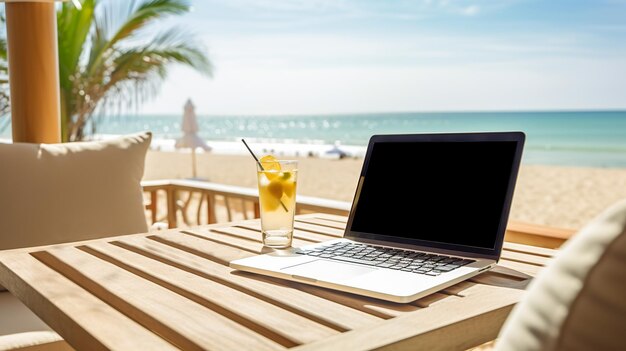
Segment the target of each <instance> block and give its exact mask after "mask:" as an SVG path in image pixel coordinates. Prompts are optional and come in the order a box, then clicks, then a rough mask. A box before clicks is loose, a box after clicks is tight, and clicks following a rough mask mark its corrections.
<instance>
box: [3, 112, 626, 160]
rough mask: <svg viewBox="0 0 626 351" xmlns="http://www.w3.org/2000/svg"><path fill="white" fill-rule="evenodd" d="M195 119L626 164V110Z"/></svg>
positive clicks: (344, 138)
mask: <svg viewBox="0 0 626 351" xmlns="http://www.w3.org/2000/svg"><path fill="white" fill-rule="evenodd" d="M180 120H181V117H180V116H177V115H155V116H151V115H135V116H118V117H110V118H107V119H105V120H103V122H101V123H100V125H99V126H98V127H99V128H98V133H101V134H123V133H129V132H134V131H140V130H151V131H152V132H153V133H154V135H155V137H157V138H165V139H172V138H177V137H179V136H180ZM198 121H199V124H200V133H199V134H200V135H201V136H202V137H203V138H205V139H210V140H238V138H241V137H247V138H255V139H257V140H258V139H266V140H270V141H276V142H283V141H286V140H288V141H295V142H302V143H306V142H316V143H327V144H332V143H333V142H335V141H336V140H339V141H341V142H342V143H343V144H346V145H367V141H368V139H369V137H370V136H371V135H372V134H387V133H420V132H465V131H508V130H521V131H523V132H525V133H526V135H527V143H526V148H525V157H524V162H526V163H532V164H552V165H571V166H591V167H626V111H584V112H436V113H372V114H354V115H347V114H346V115H309V116H199V117H198ZM1 127H2V126H1V123H0V128H1ZM9 136H10V127H8V128H5V130H4V131H0V137H9Z"/></svg>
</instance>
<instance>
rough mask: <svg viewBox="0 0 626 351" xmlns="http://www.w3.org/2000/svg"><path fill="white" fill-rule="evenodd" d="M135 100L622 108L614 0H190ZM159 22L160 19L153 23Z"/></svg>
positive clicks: (623, 15) (265, 105) (389, 107)
mask: <svg viewBox="0 0 626 351" xmlns="http://www.w3.org/2000/svg"><path fill="white" fill-rule="evenodd" d="M192 3H193V11H192V12H191V13H189V14H186V15H184V16H180V17H177V18H172V19H170V20H168V21H167V25H178V26H182V27H183V28H186V29H187V30H189V31H190V32H193V33H194V34H195V38H196V40H197V41H198V42H200V43H201V44H202V45H204V47H205V48H206V49H207V52H208V55H209V57H210V59H211V61H212V63H213V64H214V66H215V72H214V75H213V77H212V78H209V77H203V76H202V75H200V74H198V73H196V72H194V71H193V70H190V69H188V68H184V67H178V66H177V67H172V69H171V73H170V76H169V77H168V79H167V80H166V81H165V82H164V84H163V85H162V86H161V90H160V93H159V95H158V96H157V97H156V98H155V99H153V100H152V101H149V102H147V103H145V104H144V105H143V107H142V108H141V109H140V110H139V111H140V112H142V113H147V114H164V113H168V114H169V113H181V111H182V106H183V104H184V102H185V100H186V99H187V98H191V99H192V101H193V102H194V104H195V105H196V108H197V112H198V114H201V115H294V114H303V115H306V114H333V113H360V112H405V111H494V110H497V111H503V110H505V111H509V110H512V111H517V110H581V109H582V110H586V109H624V108H626V0H606V1H600V0H586V1H580V0H569V1H563V0H542V1H539V0H499V1H495V0H494V1H492V0H484V1H477V0H476V1H464V0H459V1H454V0H439V1H437V0H414V1H404V0H385V1H382V0H369V1H366V0H336V1H331V0H275V1H271V0H196V1H194V2H192ZM164 25H165V24H164Z"/></svg>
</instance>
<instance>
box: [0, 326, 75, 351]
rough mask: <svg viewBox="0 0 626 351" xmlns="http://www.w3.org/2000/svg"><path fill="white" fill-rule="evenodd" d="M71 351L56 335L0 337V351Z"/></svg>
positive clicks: (30, 333) (38, 334) (35, 333)
mask: <svg viewBox="0 0 626 351" xmlns="http://www.w3.org/2000/svg"><path fill="white" fill-rule="evenodd" d="M4 350H13V351H18V350H19V351H71V350H74V349H73V348H72V347H71V346H70V345H69V344H68V343H67V342H65V340H63V339H62V338H61V337H60V336H59V335H58V334H57V333H55V332H51V331H41V332H28V333H19V334H12V335H3V336H0V351H4Z"/></svg>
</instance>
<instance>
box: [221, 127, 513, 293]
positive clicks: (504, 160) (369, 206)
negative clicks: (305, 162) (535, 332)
mask: <svg viewBox="0 0 626 351" xmlns="http://www.w3.org/2000/svg"><path fill="white" fill-rule="evenodd" d="M524 140H525V135H524V133H522V132H500V133H455V134H409V135H375V136H373V137H372V138H371V139H370V141H369V145H368V148H367V153H366V156H365V159H364V162H363V169H362V171H361V175H360V178H359V181H358V185H357V189H356V194H355V196H354V201H353V203H352V208H351V210H350V216H349V218H348V222H347V225H346V230H345V233H344V235H343V237H342V238H340V239H335V240H329V241H326V242H322V243H318V244H313V245H308V246H303V247H299V248H290V249H286V250H277V251H274V252H270V253H267V254H263V255H258V256H253V257H248V258H245V259H240V260H236V261H233V262H231V263H230V266H231V267H233V268H235V269H239V270H242V271H248V272H253V273H258V274H263V275H268V276H272V277H278V278H283V279H287V280H291V281H296V282H300V283H305V284H310V285H315V286H320V287H325V288H330V289H336V290H341V291H345V292H349V293H354V294H359V295H365V296H369V297H374V298H378V299H382V300H387V301H393V302H400V303H405V302H411V301H414V300H416V299H419V298H421V297H424V296H426V295H428V294H431V293H434V292H436V291H438V290H441V289H444V288H446V287H448V286H451V285H454V284H456V283H458V282H461V281H463V280H466V279H468V278H470V277H472V276H475V275H477V274H479V273H481V272H484V271H486V270H489V269H490V268H492V267H494V266H495V265H496V263H497V262H498V259H499V258H500V253H501V251H502V243H503V240H504V233H505V230H506V225H507V221H508V216H509V210H510V207H511V200H512V197H513V190H514V187H515V182H516V179H517V174H518V170H519V165H520V160H521V156H522V148H523V144H524Z"/></svg>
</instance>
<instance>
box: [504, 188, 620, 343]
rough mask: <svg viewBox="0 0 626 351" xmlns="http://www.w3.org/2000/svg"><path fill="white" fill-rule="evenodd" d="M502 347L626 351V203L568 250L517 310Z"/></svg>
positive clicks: (604, 216) (583, 233)
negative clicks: (624, 350)
mask: <svg viewBox="0 0 626 351" xmlns="http://www.w3.org/2000/svg"><path fill="white" fill-rule="evenodd" d="M581 201H584V199H581ZM496 348H497V349H498V350H507V351H509V350H511V351H535V350H623V349H625V348H626V201H624V202H621V203H619V204H617V205H615V206H613V207H611V208H610V209H608V210H607V211H606V212H604V213H603V214H601V215H600V216H599V217H598V218H596V219H595V220H594V221H592V222H591V223H590V224H589V225H587V226H586V227H585V228H583V229H582V230H581V231H580V232H579V233H578V234H576V235H575V236H574V238H572V239H570V240H569V241H568V242H567V243H566V244H565V245H564V246H563V248H562V250H561V251H560V252H559V253H558V257H557V258H556V259H555V260H554V261H553V262H552V263H551V264H550V265H549V266H548V267H547V268H546V269H544V270H543V271H542V272H541V274H540V275H539V276H538V277H537V278H536V279H535V280H534V281H533V282H532V283H531V285H530V286H529V291H528V294H527V295H526V297H525V298H524V300H523V301H522V302H521V303H519V304H518V305H517V306H516V307H515V309H514V310H513V312H512V314H511V316H510V317H509V319H508V320H507V321H506V323H505V325H504V327H503V329H502V331H501V333H500V336H499V339H498V342H497V344H496Z"/></svg>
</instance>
